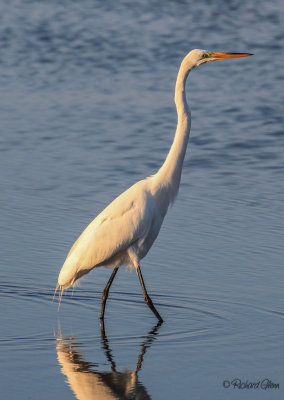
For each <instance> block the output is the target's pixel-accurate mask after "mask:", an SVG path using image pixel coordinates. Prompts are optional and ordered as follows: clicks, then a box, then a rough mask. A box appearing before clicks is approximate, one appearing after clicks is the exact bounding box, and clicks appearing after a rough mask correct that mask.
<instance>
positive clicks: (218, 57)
mask: <svg viewBox="0 0 284 400" xmlns="http://www.w3.org/2000/svg"><path fill="white" fill-rule="evenodd" d="M209 54H210V58H215V59H216V60H224V59H225V58H238V57H248V56H253V54H250V53H209Z"/></svg>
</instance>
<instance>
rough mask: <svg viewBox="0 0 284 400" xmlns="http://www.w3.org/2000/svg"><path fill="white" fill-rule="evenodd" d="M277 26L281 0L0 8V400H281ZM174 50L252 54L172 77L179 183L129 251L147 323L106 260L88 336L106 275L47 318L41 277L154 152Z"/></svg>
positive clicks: (167, 104)
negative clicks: (186, 124)
mask: <svg viewBox="0 0 284 400" xmlns="http://www.w3.org/2000/svg"><path fill="white" fill-rule="evenodd" d="M282 20H283V4H282V2H281V1H280V0H272V1H270V2H264V1H262V0H261V1H246V2H245V1H243V0H239V1H238V0H235V1H226V2H225V1H216V2H209V1H199V2H187V1H180V2H170V1H163V2H158V1H154V2H150V1H137V2H129V1H123V2H114V1H105V2H91V1H90V0H83V1H81V2H75V1H61V2H56V1H49V2H44V1H39V0H38V1H35V0H30V1H25V2H22V1H14V2H8V1H4V0H3V1H2V2H0V22H1V23H0V71H1V73H0V85H1V92H2V96H1V97H0V117H1V136H0V153H1V157H0V163H1V173H0V184H1V196H0V202H1V210H2V212H1V217H0V218H1V225H0V242H1V248H2V251H1V282H0V297H1V327H0V348H1V354H2V363H1V366H0V387H1V398H3V399H5V400H6V399H7V400H14V399H20V398H21V399H49V398H51V397H53V398H56V399H57V398H60V399H70V398H78V399H92V398H108V399H110V398H116V399H118V398H140V399H173V398H177V399H179V400H180V399H181V400H182V399H186V400H187V399H190V398H195V399H196V398H198V399H228V398H230V399H239V398H241V399H243V398H249V399H262V398H263V399H282V398H283V386H284V381H283V344H284V342H283V322H284V311H283V309H284V302H283V283H284V272H283V260H284V251H283V222H284V218H283V200H284V185H283V181H284V180H283V177H284V173H283V172H284V167H283V165H284V164H283V153H284V152H283V146H284V131H283V120H284V117H283V100H284V95H283V88H282V87H283V79H284V74H283V63H282V59H283V56H282V54H283V44H284V34H283V24H282V23H281V22H282ZM192 48H206V49H208V50H219V51H237V52H240V51H241V52H243V51H244V52H251V53H254V54H255V55H254V57H250V58H248V59H240V60H231V61H227V62H223V63H214V64H210V65H208V66H204V67H202V68H200V69H198V70H196V71H193V72H192V74H191V75H190V78H189V82H188V98H189V102H190V104H191V108H192V118H193V120H192V132H191V137H190V143H189V148H188V153H187V156H186V160H185V165H184V170H183V176H182V183H181V188H180V193H179V197H178V199H177V201H176V204H175V205H174V207H173V209H172V210H170V212H169V214H168V216H167V218H166V220H165V223H164V226H163V229H162V231H161V233H160V235H159V238H158V240H157V242H156V243H155V245H154V246H153V248H152V249H151V251H150V253H149V254H148V256H147V258H146V259H145V260H143V263H142V271H143V275H144V279H145V282H146V285H147V288H148V291H149V293H150V295H151V296H152V299H153V301H154V303H155V305H156V306H157V308H158V310H159V311H160V313H161V315H162V316H163V318H164V319H165V322H164V324H162V325H161V326H157V325H155V323H156V321H155V319H154V318H153V315H152V313H151V312H150V311H149V310H148V308H147V307H146V306H145V304H144V301H143V297H142V295H141V293H140V292H141V290H140V287H139V282H138V279H137V276H136V274H135V272H127V271H125V270H124V269H121V271H119V273H118V275H117V278H116V280H115V281H114V284H113V287H112V290H111V293H110V298H109V302H108V306H107V310H106V326H105V332H103V331H102V332H101V330H100V325H99V319H98V316H99V308H100V296H101V291H102V289H103V287H104V285H105V283H106V281H107V279H108V277H109V274H110V271H109V270H106V269H104V268H100V269H97V270H95V271H93V272H92V273H91V274H90V275H88V276H87V277H86V279H85V280H82V283H81V284H80V285H79V287H78V288H76V290H75V292H74V294H73V295H72V292H69V293H67V294H66V295H65V296H64V297H63V302H62V305H61V308H60V311H59V312H58V310H57V303H56V302H54V303H52V296H53V291H54V288H55V285H56V281H57V275H58V271H59V269H60V267H61V265H62V263H63V261H64V258H65V256H66V253H67V252H68V250H69V248H70V246H71V244H72V243H73V241H74V240H75V239H76V237H77V236H78V234H79V233H80V232H81V230H82V229H83V228H84V226H85V225H86V224H87V223H88V222H89V221H90V220H91V219H92V218H93V217H94V216H95V215H96V214H97V213H98V212H99V211H100V210H101V209H102V208H103V207H104V206H105V205H106V204H107V203H108V202H109V201H110V200H112V199H113V198H114V197H115V196H116V195H117V194H119V193H120V192H121V191H122V190H124V189H126V188H127V187H128V186H129V185H131V184H132V183H133V182H135V181H136V180H138V179H141V178H143V177H145V176H147V175H149V174H151V173H153V172H154V171H155V170H157V168H158V167H159V166H160V164H161V163H162V162H163V160H164V157H165V155H166V153H167V151H168V149H169V146H170V144H171V140H172V137H173V133H174V130H175V125H176V112H175V109H174V104H173V91H174V84H175V77H176V73H177V70H178V67H179V63H180V61H181V59H182V58H183V56H184V55H185V54H186V53H187V52H188V51H189V50H190V49H192ZM237 378H238V379H240V380H241V381H242V382H246V381H247V382H248V383H257V382H266V383H267V381H265V380H266V379H268V380H269V381H271V384H270V386H269V385H268V386H269V387H266V388H265V387H264V386H265V383H263V384H262V385H261V384H259V386H256V385H255V387H251V388H250V389H249V388H246V389H239V388H238V387H237V386H236V387H235V388H234V386H233V384H232V383H231V382H232V381H233V380H234V379H237ZM224 381H226V382H225V383H224V385H223V382H224ZM229 385H230V387H224V386H229ZM277 385H279V386H277ZM266 386H267V385H266ZM135 396H136V397H135ZM139 396H140V397H139Z"/></svg>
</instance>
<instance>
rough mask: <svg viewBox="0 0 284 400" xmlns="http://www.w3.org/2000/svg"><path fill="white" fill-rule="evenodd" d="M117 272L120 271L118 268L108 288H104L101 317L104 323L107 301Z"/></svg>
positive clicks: (109, 281) (115, 269)
mask: <svg viewBox="0 0 284 400" xmlns="http://www.w3.org/2000/svg"><path fill="white" fill-rule="evenodd" d="M117 271H118V267H116V268H114V270H113V271H112V274H111V276H110V278H109V280H108V283H107V284H106V287H105V288H104V290H103V293H102V305H101V315H100V319H101V320H102V321H103V319H104V315H105V307H106V301H107V298H108V292H109V289H110V287H111V284H112V282H113V280H114V277H115V275H116V273H117Z"/></svg>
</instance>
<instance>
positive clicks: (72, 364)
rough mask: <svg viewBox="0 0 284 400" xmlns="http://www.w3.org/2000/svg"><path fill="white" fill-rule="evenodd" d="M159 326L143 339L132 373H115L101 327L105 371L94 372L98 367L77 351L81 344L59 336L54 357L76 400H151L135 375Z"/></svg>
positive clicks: (113, 362)
mask: <svg viewBox="0 0 284 400" xmlns="http://www.w3.org/2000/svg"><path fill="white" fill-rule="evenodd" d="M160 325H161V323H160V322H159V323H158V324H157V325H156V326H155V327H154V328H153V329H152V330H151V331H150V332H149V333H148V335H146V337H144V340H143V342H142V343H141V350H140V353H139V356H138V360H137V366H136V369H135V371H128V370H126V371H124V372H119V371H117V368H116V364H115V361H114V358H113V356H112V351H111V349H110V346H109V341H108V338H107V336H106V333H105V328H104V325H102V326H101V344H102V349H103V350H104V353H105V355H106V358H107V360H108V362H109V363H110V367H111V371H108V372H99V371H97V368H98V364H94V363H90V362H87V361H85V360H84V358H83V356H82V354H81V353H80V351H79V348H80V344H79V343H78V342H76V341H75V338H63V337H62V335H61V333H60V334H59V336H58V338H57V346H56V350H57V358H58V362H59V364H60V365H61V367H62V369H61V372H62V373H63V374H64V375H66V377H67V379H68V383H69V386H70V388H71V389H72V391H73V392H74V394H75V396H76V398H77V399H78V400H111V399H116V400H120V399H121V400H122V399H123V400H127V399H132V400H133V399H139V400H148V399H151V397H150V395H149V394H148V393H147V390H146V388H145V387H144V386H143V385H142V384H141V383H140V382H139V379H138V372H139V371H140V370H141V367H142V363H143V358H144V355H145V353H146V351H147V348H149V346H150V345H151V343H152V342H153V341H154V340H155V337H156V335H157V333H158V329H159V327H160Z"/></svg>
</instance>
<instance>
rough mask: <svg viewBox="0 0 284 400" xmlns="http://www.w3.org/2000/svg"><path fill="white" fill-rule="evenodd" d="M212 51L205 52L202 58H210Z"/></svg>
mask: <svg viewBox="0 0 284 400" xmlns="http://www.w3.org/2000/svg"><path fill="white" fill-rule="evenodd" d="M211 54H212V53H204V54H202V57H201V58H210V57H211Z"/></svg>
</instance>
